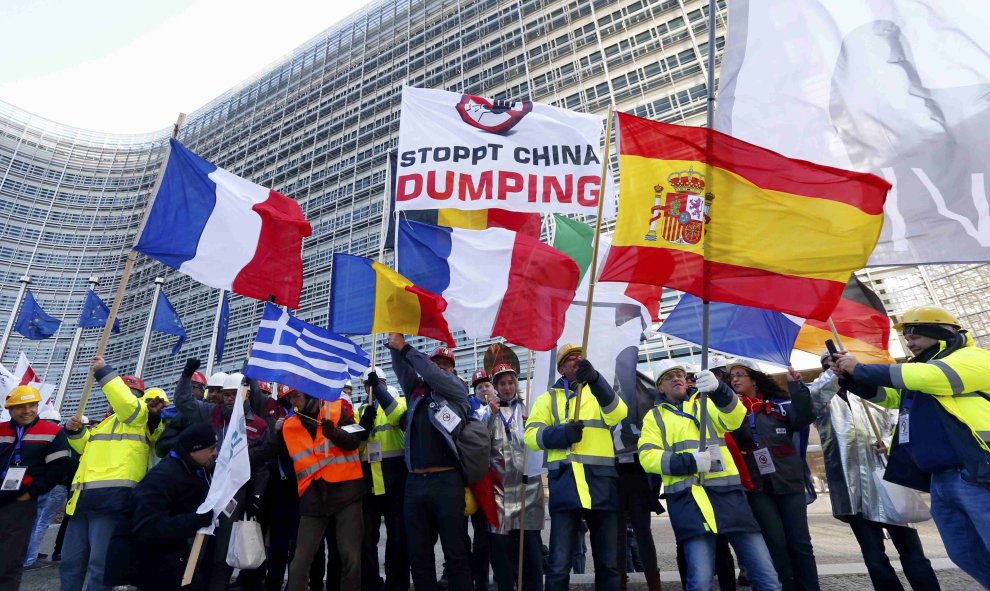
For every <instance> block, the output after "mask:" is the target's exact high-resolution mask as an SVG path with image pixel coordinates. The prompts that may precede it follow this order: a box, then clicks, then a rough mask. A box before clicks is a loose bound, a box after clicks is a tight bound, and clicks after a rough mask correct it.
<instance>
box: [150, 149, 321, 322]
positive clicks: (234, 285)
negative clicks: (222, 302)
mask: <svg viewBox="0 0 990 591" xmlns="http://www.w3.org/2000/svg"><path fill="white" fill-rule="evenodd" d="M169 144H170V145H171V151H170V153H169V157H168V164H167V165H166V167H165V173H164V175H163V176H162V182H161V185H160V186H159V189H158V193H157V195H156V197H155V201H154V205H152V208H151V214H150V216H149V217H148V221H147V223H146V224H145V226H144V231H143V232H142V233H141V239H140V240H139V241H138V243H137V245H136V246H135V247H134V249H135V250H137V251H138V252H140V253H143V254H145V255H146V256H149V257H151V258H153V259H155V260H157V261H159V262H161V263H163V264H165V265H168V266H169V267H172V268H173V269H176V270H178V271H180V272H182V273H185V274H186V275H189V276H190V277H192V278H193V279H195V280H196V281H199V282H200V283H203V284H205V285H209V286H210V287H216V288H220V289H226V290H229V291H233V292H235V293H239V294H241V295H244V296H247V297H250V298H255V299H258V300H272V301H274V302H275V303H276V304H280V305H285V306H289V307H290V308H298V307H299V294H300V292H301V291H302V283H303V265H302V240H303V238H305V237H306V236H309V235H310V234H312V232H313V230H312V228H311V227H310V225H309V222H307V221H306V217H305V216H304V215H303V213H302V209H301V208H300V207H299V204H298V203H296V202H295V201H294V200H293V199H291V198H289V197H286V196H285V195H282V194H280V193H277V192H275V191H272V190H271V189H266V188H265V187H262V186H261V185H257V184H255V183H252V182H251V181H249V180H247V179H242V178H241V177H239V176H236V175H234V174H231V173H229V172H227V171H226V170H224V169H222V168H219V167H217V166H215V165H213V164H210V163H209V162H207V161H206V160H203V159H202V158H200V157H199V156H197V155H196V154H194V153H192V152H191V151H189V150H188V149H187V148H186V147H185V146H183V145H182V144H180V143H179V142H177V141H176V140H174V139H171V140H169Z"/></svg>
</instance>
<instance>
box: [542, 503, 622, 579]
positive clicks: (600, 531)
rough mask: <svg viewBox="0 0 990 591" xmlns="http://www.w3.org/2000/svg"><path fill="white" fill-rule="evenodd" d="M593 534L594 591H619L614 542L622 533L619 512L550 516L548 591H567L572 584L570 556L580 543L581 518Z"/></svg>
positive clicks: (616, 553)
mask: <svg viewBox="0 0 990 591" xmlns="http://www.w3.org/2000/svg"><path fill="white" fill-rule="evenodd" d="M582 516H584V520H585V521H586V522H587V524H588V531H589V533H590V534H591V557H592V559H593V560H594V562H595V589H597V590H598V591H618V589H619V553H618V548H617V545H616V543H615V540H616V536H617V535H619V534H618V530H619V514H618V512H617V511H556V512H554V513H551V514H550V558H549V559H548V560H547V580H546V591H555V590H559V591H564V590H565V589H567V588H568V586H569V584H570V571H571V557H572V556H573V554H574V546H575V544H577V542H578V536H579V535H580V533H579V530H578V528H579V524H580V522H581V517H582Z"/></svg>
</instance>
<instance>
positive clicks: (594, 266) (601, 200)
mask: <svg viewBox="0 0 990 591" xmlns="http://www.w3.org/2000/svg"><path fill="white" fill-rule="evenodd" d="M614 117H615V105H614V104H611V103H610V104H609V106H608V118H607V119H606V120H605V149H604V150H602V176H601V178H600V181H599V185H598V212H597V214H596V215H595V240H594V242H593V246H592V248H591V269H589V271H588V272H589V273H590V275H588V303H587V308H585V311H584V336H583V337H582V338H581V351H582V355H584V357H585V358H586V359H587V357H588V333H590V332H591V307H592V306H593V305H594V302H595V284H596V283H598V244H599V242H600V238H601V235H602V209H603V208H604V207H605V178H606V177H607V176H608V153H609V149H610V148H611V147H612V119H613V118H614ZM583 390H584V384H581V383H578V384H577V398H576V399H575V402H574V418H573V419H572V420H574V421H578V420H580V418H579V415H580V414H581V392H582V391H583Z"/></svg>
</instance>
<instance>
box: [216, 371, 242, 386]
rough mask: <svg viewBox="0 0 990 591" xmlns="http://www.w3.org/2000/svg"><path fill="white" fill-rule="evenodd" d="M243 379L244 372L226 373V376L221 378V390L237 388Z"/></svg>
mask: <svg viewBox="0 0 990 591" xmlns="http://www.w3.org/2000/svg"><path fill="white" fill-rule="evenodd" d="M243 381H244V374H242V373H238V372H236V371H235V372H234V373H231V374H227V377H226V378H224V379H223V388H221V390H237V389H239V388H240V387H241V382H243Z"/></svg>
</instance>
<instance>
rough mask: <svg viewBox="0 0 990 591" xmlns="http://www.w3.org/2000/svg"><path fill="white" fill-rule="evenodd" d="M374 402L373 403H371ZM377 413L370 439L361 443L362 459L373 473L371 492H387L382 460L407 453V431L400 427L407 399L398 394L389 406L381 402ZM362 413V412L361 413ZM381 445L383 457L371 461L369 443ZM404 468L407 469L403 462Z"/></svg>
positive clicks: (380, 493) (375, 493)
mask: <svg viewBox="0 0 990 591" xmlns="http://www.w3.org/2000/svg"><path fill="white" fill-rule="evenodd" d="M369 404H372V403H369ZM376 406H378V409H377V411H376V414H375V425H374V427H372V429H371V433H370V434H369V435H368V441H367V442H365V443H362V444H361V461H362V462H367V463H368V469H369V471H370V473H371V493H372V494H373V495H383V494H385V476H384V474H383V473H382V461H384V460H387V459H390V458H397V459H402V458H403V457H404V456H405V453H406V444H405V433H403V431H402V429H401V428H400V427H399V419H400V418H401V417H402V415H403V414H405V412H406V399H405V398H402V397H399V396H396V397H395V398H394V399H393V401H392V405H391V406H390V407H389V408H387V409H386V408H384V407H382V406H381V405H380V404H379V405H376ZM359 414H360V413H359ZM376 442H377V444H378V445H380V446H381V458H380V459H379V460H378V461H376V462H371V461H369V458H368V449H367V448H368V444H369V443H371V444H374V443H376ZM402 469H403V470H404V469H405V464H403V466H402Z"/></svg>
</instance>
